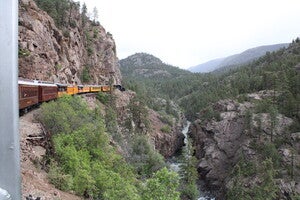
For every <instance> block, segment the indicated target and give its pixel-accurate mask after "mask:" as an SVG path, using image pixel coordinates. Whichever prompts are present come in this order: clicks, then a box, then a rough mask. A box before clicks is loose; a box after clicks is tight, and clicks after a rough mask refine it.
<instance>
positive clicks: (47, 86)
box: [38, 83, 58, 103]
mask: <svg viewBox="0 0 300 200" xmlns="http://www.w3.org/2000/svg"><path fill="white" fill-rule="evenodd" d="M38 85H39V103H42V102H45V101H50V100H52V99H56V98H57V94H58V91H57V85H56V84H51V83H38Z"/></svg>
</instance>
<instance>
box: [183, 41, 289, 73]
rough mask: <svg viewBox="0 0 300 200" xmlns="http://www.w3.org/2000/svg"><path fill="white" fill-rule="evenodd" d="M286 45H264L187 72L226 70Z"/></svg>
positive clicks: (192, 68)
mask: <svg viewBox="0 0 300 200" xmlns="http://www.w3.org/2000/svg"><path fill="white" fill-rule="evenodd" d="M287 46H288V43H283V44H274V45H266V46H260V47H255V48H252V49H248V50H246V51H244V52H242V53H240V54H235V55H232V56H228V57H225V58H218V59H214V60H211V61H208V62H206V63H203V64H200V65H197V66H194V67H190V68H189V69H188V70H190V71H191V72H211V71H214V70H216V69H219V68H226V67H229V66H238V65H242V64H246V63H248V62H251V61H253V60H255V59H257V58H259V57H261V56H263V55H265V54H266V52H272V51H276V50H278V49H281V48H283V47H287Z"/></svg>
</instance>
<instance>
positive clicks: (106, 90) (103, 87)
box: [101, 85, 111, 92]
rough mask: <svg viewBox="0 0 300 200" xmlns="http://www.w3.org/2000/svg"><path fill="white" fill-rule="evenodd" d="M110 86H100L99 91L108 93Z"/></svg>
mask: <svg viewBox="0 0 300 200" xmlns="http://www.w3.org/2000/svg"><path fill="white" fill-rule="evenodd" d="M110 90H111V89H110V86H109V85H101V91H102V92H110Z"/></svg>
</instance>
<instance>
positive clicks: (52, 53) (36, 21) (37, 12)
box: [19, 0, 121, 84]
mask: <svg viewBox="0 0 300 200" xmlns="http://www.w3.org/2000/svg"><path fill="white" fill-rule="evenodd" d="M61 17H63V18H64V19H66V21H65V22H64V25H63V26H62V27H60V28H58V27H57V25H56V24H55V23H54V20H53V19H52V18H51V17H50V16H49V15H48V14H47V13H46V12H44V11H42V10H41V9H40V8H38V7H37V5H36V4H35V2H34V1H33V0H21V1H20V2H19V76H20V77H23V78H28V79H38V80H44V81H54V82H60V83H72V82H73V81H76V82H77V83H82V82H85V83H92V84H108V83H109V81H110V79H112V82H113V83H116V84H120V81H121V75H120V71H119V64H118V58H117V57H116V45H115V42H114V40H113V38H112V35H111V34H110V33H108V32H106V31H105V29H104V28H103V27H102V26H101V25H100V24H99V23H93V22H92V21H91V20H89V19H88V18H87V17H86V16H85V15H82V14H80V6H79V4H78V3H74V2H70V3H69V5H68V10H67V11H65V14H64V15H63V16H61Z"/></svg>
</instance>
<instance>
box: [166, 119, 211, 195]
mask: <svg viewBox="0 0 300 200" xmlns="http://www.w3.org/2000/svg"><path fill="white" fill-rule="evenodd" d="M190 125H191V122H189V121H187V124H186V125H185V126H184V128H183V129H182V134H183V135H184V144H185V145H184V146H183V147H182V149H181V151H180V152H179V153H178V154H177V155H175V156H174V157H172V159H170V161H169V166H170V168H171V169H172V170H174V171H175V172H177V173H179V175H180V169H181V165H182V164H183V163H182V162H183V160H185V159H183V158H186V157H189V156H190V152H189V151H188V146H189V145H191V144H189V140H188V139H187V133H188V131H189V127H190ZM200 182H201V180H199V185H198V189H199V194H200V196H199V197H198V200H215V198H214V197H213V196H212V195H211V194H210V193H209V192H208V191H204V190H203V189H202V187H201V185H203V184H201V183H200Z"/></svg>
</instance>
